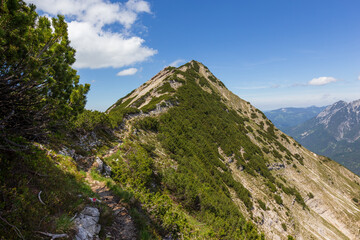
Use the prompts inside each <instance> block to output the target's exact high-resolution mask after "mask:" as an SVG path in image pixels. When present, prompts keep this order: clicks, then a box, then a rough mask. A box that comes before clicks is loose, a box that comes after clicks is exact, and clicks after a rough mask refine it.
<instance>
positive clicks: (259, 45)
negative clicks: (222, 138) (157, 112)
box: [27, 0, 360, 111]
mask: <svg viewBox="0 0 360 240" xmlns="http://www.w3.org/2000/svg"><path fill="white" fill-rule="evenodd" d="M27 2H32V3H35V4H36V5H37V6H38V11H39V13H40V14H46V15H49V16H53V15H56V14H58V13H60V14H63V15H65V16H66V19H67V21H68V24H69V34H70V40H71V41H72V45H73V46H74V48H75V49H77V59H78V60H77V62H76V63H75V65H74V67H75V68H76V69H77V70H78V73H79V75H80V78H81V82H82V83H90V84H91V90H90V92H89V94H88V104H87V108H88V109H96V110H101V111H104V110H106V109H107V108H108V107H109V106H110V105H112V104H113V103H114V102H115V101H116V100H118V99H119V98H121V97H122V96H124V95H126V94H127V93H129V92H130V91H131V90H133V89H135V88H137V87H138V86H140V85H141V84H142V83H144V82H145V81H147V80H149V79H150V78H151V77H152V76H154V75H155V74H156V73H158V72H159V71H160V70H161V69H163V68H164V67H166V66H168V65H170V64H173V65H176V66H179V65H182V64H184V63H186V62H188V61H190V60H192V59H194V60H197V61H200V62H202V63H203V64H205V65H206V66H207V67H208V68H209V69H210V70H211V71H212V72H213V73H214V75H215V76H217V77H218V78H219V79H220V80H222V81H223V82H224V83H225V85H226V86H227V87H228V88H229V89H230V90H231V91H232V92H234V93H235V94H237V95H238V96H239V97H241V98H243V99H245V100H247V101H250V102H251V103H252V104H253V105H255V106H256V107H258V108H259V109H260V110H269V109H275V108H281V107H304V106H310V105H317V106H322V105H327V104H332V103H334V102H335V101H338V100H345V101H352V100H356V99H359V98H360V94H359V93H360V76H359V75H360V59H359V53H360V41H359V40H360V14H359V11H358V10H359V9H360V1H358V0H342V1H340V0H337V1H335V0H311V1H308V0H302V1H295V0H273V1H269V0H246V1H244V0H242V1H235V0H234V1H233V0H227V1H210V0H209V1H200V0H198V1H193V0H192V1H190V0H182V1H176V0H172V1H170V0H156V1H155V0H149V1H145V0H129V1H111V2H110V1H105V0H60V1H59V0H46V1H45V0H27ZM130 74H132V75H130Z"/></svg>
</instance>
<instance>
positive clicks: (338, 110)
mask: <svg viewBox="0 0 360 240" xmlns="http://www.w3.org/2000/svg"><path fill="white" fill-rule="evenodd" d="M289 134H290V135H291V136H294V138H295V139H297V140H298V141H299V142H300V143H301V144H303V145H304V146H305V147H308V148H309V149H310V150H312V151H314V152H316V153H319V154H323V155H326V156H328V157H331V158H333V159H334V160H336V161H337V162H339V163H341V164H343V165H344V166H345V167H347V168H349V169H350V170H351V171H353V172H355V173H356V174H358V175H359V174H360V100H357V101H353V102H351V103H346V102H344V101H339V102H336V103H334V104H333V105H331V106H328V107H327V108H326V109H325V110H323V111H322V112H321V113H319V114H318V115H317V116H316V117H314V118H312V119H310V120H309V121H307V122H305V123H304V124H301V125H299V126H296V127H294V128H293V129H291V130H290V131H289Z"/></svg>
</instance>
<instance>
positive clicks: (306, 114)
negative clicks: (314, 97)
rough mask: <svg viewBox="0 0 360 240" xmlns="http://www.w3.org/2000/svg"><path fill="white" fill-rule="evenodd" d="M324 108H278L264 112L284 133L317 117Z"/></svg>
mask: <svg viewBox="0 0 360 240" xmlns="http://www.w3.org/2000/svg"><path fill="white" fill-rule="evenodd" d="M325 108H326V107H316V106H311V107H306V108H294V107H289V108H279V109H275V110H270V111H264V113H265V115H266V116H267V117H268V118H269V119H270V121H271V122H272V123H273V124H274V125H275V126H276V127H278V128H279V129H280V130H281V131H283V132H286V133H287V131H288V130H289V129H291V128H292V127H295V126H297V125H299V124H301V123H304V122H305V121H307V120H309V119H311V118H313V117H315V116H317V115H318V114H319V113H320V112H321V111H322V110H324V109H325Z"/></svg>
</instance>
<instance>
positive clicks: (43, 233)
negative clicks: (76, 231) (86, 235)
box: [36, 231, 69, 240]
mask: <svg viewBox="0 0 360 240" xmlns="http://www.w3.org/2000/svg"><path fill="white" fill-rule="evenodd" d="M36 232H37V233H40V234H42V235H45V236H48V237H51V240H53V239H57V238H63V237H66V238H68V237H69V235H67V234H65V233H63V234H53V233H47V232H39V231H36Z"/></svg>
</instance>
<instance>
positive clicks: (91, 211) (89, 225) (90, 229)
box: [74, 207, 101, 240]
mask: <svg viewBox="0 0 360 240" xmlns="http://www.w3.org/2000/svg"><path fill="white" fill-rule="evenodd" d="M99 217H100V211H99V209H97V208H95V207H85V208H84V210H82V212H81V213H80V214H79V216H78V217H77V218H75V220H74V222H75V225H76V226H77V233H76V235H75V239H76V240H93V239H99V237H98V234H99V232H100V230H101V226H100V224H98V222H99Z"/></svg>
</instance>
